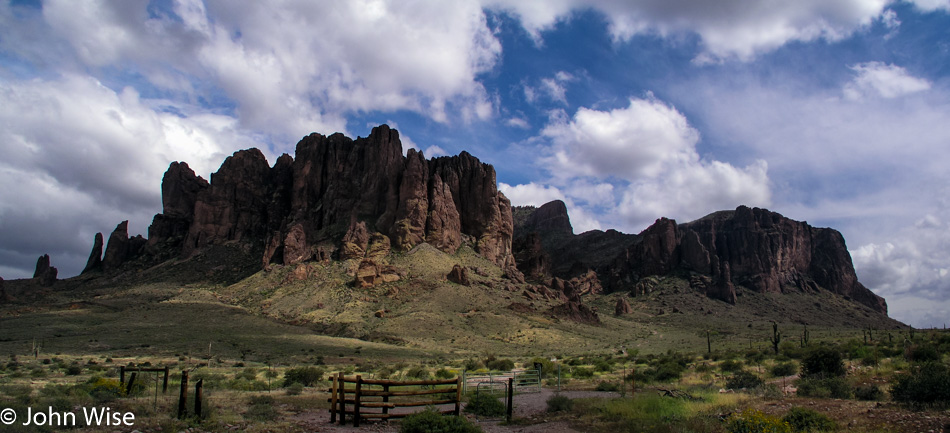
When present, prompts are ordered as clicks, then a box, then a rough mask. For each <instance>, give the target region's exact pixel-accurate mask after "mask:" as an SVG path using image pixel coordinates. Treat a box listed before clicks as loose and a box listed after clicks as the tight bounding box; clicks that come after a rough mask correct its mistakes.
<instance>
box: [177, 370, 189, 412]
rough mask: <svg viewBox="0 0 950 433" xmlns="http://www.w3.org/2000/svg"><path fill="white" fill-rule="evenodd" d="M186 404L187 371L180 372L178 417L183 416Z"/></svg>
mask: <svg viewBox="0 0 950 433" xmlns="http://www.w3.org/2000/svg"><path fill="white" fill-rule="evenodd" d="M187 404H188V372H187V371H182V372H181V390H180V391H179V393H178V419H182V418H184V417H185V411H186V410H185V406H186V405H187Z"/></svg>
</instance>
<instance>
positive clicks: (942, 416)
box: [756, 398, 950, 433]
mask: <svg viewBox="0 0 950 433" xmlns="http://www.w3.org/2000/svg"><path fill="white" fill-rule="evenodd" d="M792 406H797V407H805V408H809V409H814V410H817V411H819V412H821V413H824V414H826V415H828V416H829V417H831V418H832V419H834V420H835V421H837V422H838V424H839V425H841V427H842V428H843V430H845V431H849V430H858V431H875V430H878V431H887V432H893V433H950V411H947V410H944V411H919V412H915V411H910V410H907V409H903V408H901V407H899V406H897V405H896V404H894V403H886V402H873V401H856V400H828V399H822V400H814V399H807V398H794V399H790V398H785V399H779V400H771V401H762V402H760V403H759V404H758V405H757V406H756V409H759V410H761V411H762V412H765V413H767V414H769V415H775V416H779V417H781V416H783V415H785V413H786V412H788V410H789V409H791V408H792Z"/></svg>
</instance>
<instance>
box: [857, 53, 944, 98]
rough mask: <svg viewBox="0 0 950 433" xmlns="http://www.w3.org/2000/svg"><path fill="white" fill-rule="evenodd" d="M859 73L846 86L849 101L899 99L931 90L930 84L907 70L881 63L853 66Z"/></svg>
mask: <svg viewBox="0 0 950 433" xmlns="http://www.w3.org/2000/svg"><path fill="white" fill-rule="evenodd" d="M851 69H852V70H853V71H855V72H856V73H857V75H856V76H855V78H854V80H853V81H851V82H850V83H848V84H847V85H845V87H844V95H845V97H847V98H848V99H861V98H865V97H871V96H880V97H882V98H897V97H900V96H904V95H909V94H911V93H917V92H922V91H924V90H928V89H930V82H929V81H927V80H925V79H922V78H917V77H914V76H912V75H910V74H909V73H908V72H907V70H906V69H904V68H902V67H900V66H896V65H892V64H884V63H881V62H867V63H860V64H857V65H854V66H851Z"/></svg>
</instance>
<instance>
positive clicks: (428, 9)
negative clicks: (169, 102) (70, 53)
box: [43, 0, 501, 137]
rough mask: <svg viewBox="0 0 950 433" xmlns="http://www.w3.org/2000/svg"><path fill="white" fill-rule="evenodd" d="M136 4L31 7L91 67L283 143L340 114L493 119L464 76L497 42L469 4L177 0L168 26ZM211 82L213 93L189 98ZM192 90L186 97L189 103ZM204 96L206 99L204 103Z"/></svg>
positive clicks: (485, 64) (339, 121)
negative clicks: (193, 102)
mask: <svg viewBox="0 0 950 433" xmlns="http://www.w3.org/2000/svg"><path fill="white" fill-rule="evenodd" d="M146 6H147V4H146V2H143V1H138V2H119V3H112V2H108V3H107V2H82V3H76V2H70V1H61V0H54V1H51V2H48V3H44V5H43V16H44V19H45V24H47V25H48V26H49V29H51V32H52V33H54V34H55V35H57V36H58V38H59V39H60V40H65V41H68V42H69V43H70V44H71V45H72V46H73V48H74V50H75V53H76V57H77V58H78V59H79V60H80V61H81V62H82V63H84V64H85V65H88V66H92V67H100V66H110V65H114V66H119V67H128V68H131V69H134V70H137V71H139V72H141V73H142V74H143V75H144V76H145V77H146V78H147V79H148V80H149V82H150V83H151V84H153V85H156V86H159V87H162V88H170V89H171V90H173V91H181V92H186V93H190V94H192V97H193V98H197V97H208V96H209V95H207V94H205V93H206V92H208V91H218V90H223V92H224V93H225V94H226V96H227V97H228V98H230V99H232V100H233V101H235V103H236V104H237V107H236V112H237V113H238V115H239V118H240V120H241V122H242V125H244V126H245V127H249V128H255V129H259V130H262V131H267V132H270V133H275V134H283V135H284V136H286V137H298V136H300V135H301V134H305V133H308V132H310V131H313V130H320V131H343V130H344V127H345V122H344V120H343V118H344V116H345V115H346V114H347V113H352V112H359V111H369V110H384V111H394V110H403V109H404V110H412V111H416V112H419V113H422V114H424V115H427V116H429V117H430V118H432V119H434V120H436V121H440V122H444V121H447V120H448V119H449V116H450V115H451V113H452V112H458V113H460V114H462V115H463V116H464V117H468V118H470V119H487V118H490V117H491V116H492V115H493V114H494V110H493V101H492V99H491V98H490V97H489V95H488V94H487V92H486V91H485V89H484V87H483V86H482V85H481V83H479V82H478V80H477V79H476V76H477V75H478V74H480V73H483V72H486V71H488V70H491V69H492V68H493V67H494V66H495V64H496V63H497V61H498V59H499V56H500V53H501V45H500V44H499V42H498V40H497V39H496V38H495V36H494V34H493V33H492V31H491V30H490V29H489V28H488V26H487V23H486V19H485V16H484V13H483V12H482V9H481V8H480V6H479V5H478V4H477V3H476V2H471V1H467V2H461V3H452V4H449V3H446V2H438V1H415V2H389V1H378V0H363V1H350V2H343V3H338V2H310V1H292V0H288V1H282V2H277V3H268V4H258V3H248V4H245V5H243V6H244V7H240V8H237V7H233V6H234V5H233V4H231V3H230V2H226V1H219V0H209V1H207V3H204V2H201V1H186V0H180V1H176V2H174V8H173V9H174V13H175V14H176V15H177V17H169V16H158V17H154V16H153V17H150V16H149V14H148V12H147V10H146ZM205 79H212V80H214V81H215V82H216V83H217V86H218V88H217V89H192V88H191V82H192V81H196V80H205ZM196 93H197V94H196ZM211 96H213V95H211Z"/></svg>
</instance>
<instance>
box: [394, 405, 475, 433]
mask: <svg viewBox="0 0 950 433" xmlns="http://www.w3.org/2000/svg"><path fill="white" fill-rule="evenodd" d="M481 431H482V429H481V428H480V427H478V426H477V425H475V424H472V423H471V421H469V420H467V419H465V418H464V417H460V416H443V415H442V414H440V413H439V412H438V411H437V410H435V409H434V408H428V409H426V410H424V411H422V412H419V413H414V414H412V415H409V416H407V417H405V418H403V420H402V422H401V423H400V424H399V432H400V433H436V432H438V433H478V432H481Z"/></svg>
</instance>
